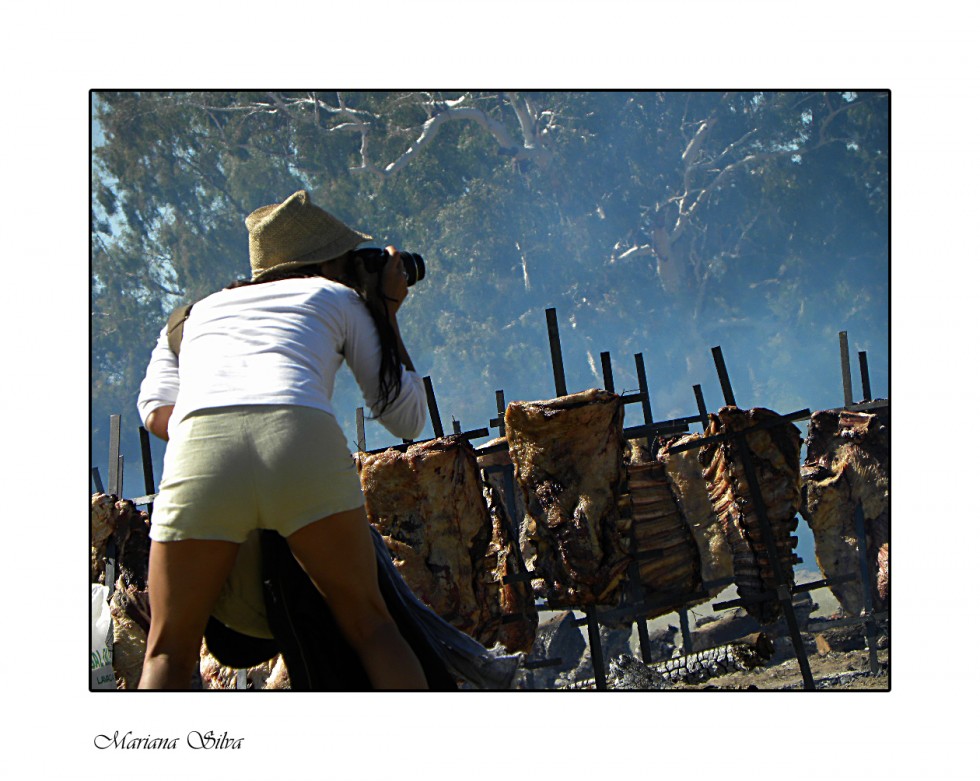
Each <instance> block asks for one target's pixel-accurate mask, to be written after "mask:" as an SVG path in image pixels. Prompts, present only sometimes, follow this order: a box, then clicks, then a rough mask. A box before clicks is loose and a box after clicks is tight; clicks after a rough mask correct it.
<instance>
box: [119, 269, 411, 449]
mask: <svg viewBox="0 0 980 781" xmlns="http://www.w3.org/2000/svg"><path fill="white" fill-rule="evenodd" d="M345 360H346V362H347V364H348V365H349V366H350V368H351V371H352V372H353V374H354V377H355V379H356V380H357V384H358V385H359V386H360V388H361V392H362V393H363V394H364V399H365V401H366V402H367V406H368V408H369V409H370V410H371V412H372V414H374V415H377V408H378V406H379V399H378V396H379V388H378V371H379V368H380V365H381V342H380V339H379V338H378V332H377V328H376V326H375V324H374V321H373V320H372V319H371V315H370V314H369V313H368V311H367V307H366V306H365V305H364V302H363V301H361V299H360V298H359V297H358V296H357V294H356V293H355V292H354V291H353V290H351V289H350V288H348V287H346V286H344V285H341V284H339V283H337V282H333V281H331V280H327V279H323V278H321V277H308V278H306V277H304V278H296V279H284V280H279V281H277V282H266V283H262V284H257V285H245V286H243V287H238V288H232V289H230V290H221V291H219V292H217V293H214V294H213V295H210V296H208V297H207V298H204V299H202V300H201V301H198V302H197V303H195V304H194V308H193V310H192V312H191V314H190V317H189V318H188V319H187V321H186V322H185V323H184V335H183V339H182V340H181V345H180V362H179V365H178V361H177V357H176V356H175V355H174V353H173V352H172V351H171V350H170V347H169V345H168V344H167V329H166V326H164V328H163V330H161V332H160V337H159V339H158V340H157V344H156V346H155V347H154V348H153V352H152V353H151V355H150V362H149V365H148V366H147V370H146V376H145V378H144V379H143V382H142V384H141V385H140V393H139V398H138V400H137V408H138V410H139V414H140V419H141V420H142V421H143V423H144V424H145V423H146V418H147V416H148V415H149V414H150V412H151V411H153V410H154V409H156V408H157V407H161V406H164V405H169V404H175V405H176V406H175V408H174V412H173V415H172V416H171V418H170V425H171V426H176V425H177V424H178V423H179V422H180V421H181V420H182V419H183V418H184V417H186V416H187V415H188V414H189V413H190V412H193V411H196V410H201V409H209V408H213V407H227V406H236V405H240V404H296V405H299V406H306V407H315V408H317V409H322V410H324V411H326V412H329V413H331V414H335V413H334V409H333V405H332V401H331V400H332V398H333V390H334V379H335V377H336V375H337V370H338V369H339V368H340V364H341V363H342V362H343V361H345ZM178 391H179V392H178ZM378 420H379V421H380V422H381V424H382V425H384V427H385V428H387V429H388V431H390V432H391V433H392V434H394V435H395V436H398V437H402V438H403V439H415V438H416V437H417V436H418V435H419V434H420V433H421V431H422V427H423V426H424V425H425V420H426V400H425V388H424V385H423V383H422V378H421V377H419V376H418V375H417V374H416V373H415V372H413V371H410V370H408V369H405V368H404V367H402V388H401V393H400V394H399V396H398V398H397V399H395V400H394V401H393V402H392V403H391V404H390V405H389V406H388V408H387V409H386V410H385V411H384V414H383V415H381V416H380V417H379V418H378Z"/></svg>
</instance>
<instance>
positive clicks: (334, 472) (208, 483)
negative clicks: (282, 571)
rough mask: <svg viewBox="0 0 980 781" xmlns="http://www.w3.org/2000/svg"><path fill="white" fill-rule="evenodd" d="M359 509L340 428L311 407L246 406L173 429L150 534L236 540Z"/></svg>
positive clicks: (205, 414) (204, 413)
mask: <svg viewBox="0 0 980 781" xmlns="http://www.w3.org/2000/svg"><path fill="white" fill-rule="evenodd" d="M363 504H364V495H363V494H362V493H361V483H360V479H359V478H358V476H357V470H356V468H355V465H354V459H353V457H352V456H351V453H350V450H349V449H348V447H347V442H346V440H345V439H344V434H343V431H342V430H341V428H340V426H339V425H338V424H337V421H336V419H335V418H334V416H333V415H331V414H330V413H328V412H324V411H323V410H318V409H313V408H312V407H297V406H271V405H249V406H240V407H219V408H215V409H209V410H201V411H198V412H194V413H192V414H190V415H188V416H187V417H186V418H184V419H183V420H182V421H181V422H180V424H179V425H178V426H177V427H176V430H175V431H173V432H172V435H171V439H170V442H169V443H168V445H167V450H166V454H165V455H164V459H163V477H162V479H161V481H160V492H159V495H158V496H157V498H156V500H155V501H154V505H153V517H152V523H151V526H150V538H151V539H153V540H157V541H159V542H170V541H174V540H186V539H193V540H228V541H230V542H243V541H244V540H245V538H246V537H247V536H248V533H249V532H250V531H251V530H253V529H273V530H275V531H277V532H279V533H280V534H281V535H283V536H284V537H288V536H289V535H290V534H292V533H293V532H295V531H297V530H298V529H301V528H302V527H303V526H306V525H307V524H309V523H312V522H313V521H317V520H319V519H321V518H324V517H326V516H328V515H333V514H335V513H339V512H343V511H345V510H352V509H354V508H355V507H358V506H362V505H363Z"/></svg>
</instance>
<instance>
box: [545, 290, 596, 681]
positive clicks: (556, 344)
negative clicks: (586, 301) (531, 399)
mask: <svg viewBox="0 0 980 781" xmlns="http://www.w3.org/2000/svg"><path fill="white" fill-rule="evenodd" d="M545 318H546V319H547V322H548V342H549V344H550V346H551V367H552V369H553V370H554V375H555V394H556V395H557V396H567V395H568V387H567V386H566V385H565V366H564V363H563V362H562V358H561V339H560V338H559V336H558V315H557V313H556V311H555V310H554V309H546V310H545ZM585 617H586V619H587V621H588V625H589V651H590V652H591V654H592V668H593V670H594V671H595V687H596V689H598V690H600V691H603V690H605V688H606V662H605V659H604V658H603V656H602V638H601V636H600V634H599V622H598V620H597V619H596V610H595V605H589V606H587V607H586V608H585Z"/></svg>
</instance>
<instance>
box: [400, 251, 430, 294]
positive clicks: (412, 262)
mask: <svg viewBox="0 0 980 781" xmlns="http://www.w3.org/2000/svg"><path fill="white" fill-rule="evenodd" d="M401 256H402V265H403V266H404V267H405V275H406V277H407V280H406V281H407V282H408V286H409V287H411V286H412V285H414V284H415V283H416V282H418V281H419V280H420V279H425V261H424V260H422V256H421V255H419V254H417V253H415V252H403V253H401Z"/></svg>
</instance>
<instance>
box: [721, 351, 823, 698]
mask: <svg viewBox="0 0 980 781" xmlns="http://www.w3.org/2000/svg"><path fill="white" fill-rule="evenodd" d="M711 353H712V356H713V357H714V361H715V367H716V369H717V371H718V380H719V381H720V383H721V388H722V393H723V394H724V396H725V403H726V404H728V405H729V406H732V407H734V406H736V404H735V394H734V392H733V391H732V384H731V381H730V380H729V378H728V370H727V368H726V367H725V359H724V357H723V356H722V354H721V347H720V346H719V347H712V348H711ZM732 438H733V439H734V441H735V446H736V448H737V449H738V455H739V458H740V459H741V461H742V467H743V469H744V470H745V478H746V482H748V484H749V495H750V496H751V498H752V504H753V506H754V507H755V508H756V512H758V514H759V525H760V527H761V528H762V536H763V539H764V540H765V544H766V552H767V553H768V555H769V561H770V562H771V563H772V571H773V575H774V576H775V585H776V589H775V591H776V597H777V599H778V601H779V604H780V606H781V607H782V610H783V616H784V617H785V618H786V626H787V628H788V629H789V633H790V639H791V640H792V641H793V648H794V650H795V651H796V658H797V661H798V662H799V665H800V673H801V674H802V676H803V688H804V689H806V690H807V691H814V690H815V689H816V686H815V685H814V683H813V674H812V673H811V672H810V661H809V659H808V658H807V655H806V649H805V648H804V647H803V638H802V637H801V636H800V627H799V625H798V624H797V622H796V613H795V612H794V611H793V596H792V584H786V583H785V582H784V581H783V574H782V572H780V567H779V560H780V559H779V550H778V548H777V547H776V539H775V536H774V535H773V533H772V526H771V525H770V523H769V516H768V514H767V513H766V505H765V502H764V500H763V498H762V489H761V487H760V486H759V480H758V477H757V476H756V473H755V467H754V466H753V464H752V452H751V450H750V449H749V444H748V440H747V439H746V436H745V433H744V432H741V431H740V432H736V433H735V434H734V436H733V437H732Z"/></svg>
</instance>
